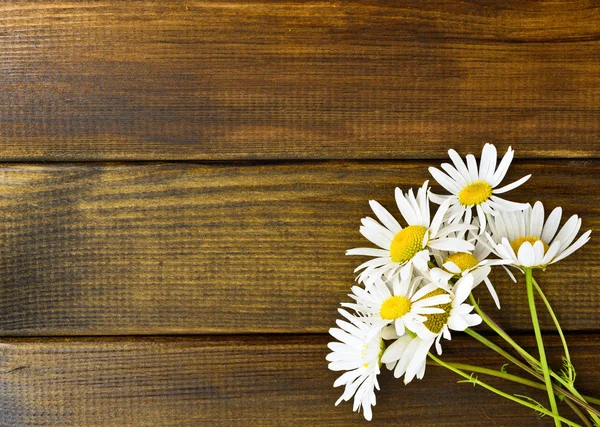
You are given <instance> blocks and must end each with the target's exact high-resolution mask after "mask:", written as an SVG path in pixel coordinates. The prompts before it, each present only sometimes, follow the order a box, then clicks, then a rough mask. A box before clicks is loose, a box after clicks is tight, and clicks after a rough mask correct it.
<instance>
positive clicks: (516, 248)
mask: <svg viewBox="0 0 600 427" xmlns="http://www.w3.org/2000/svg"><path fill="white" fill-rule="evenodd" d="M525 242H529V243H531V244H532V245H533V244H534V243H535V242H542V244H543V245H544V253H546V251H547V250H548V248H549V246H548V245H547V244H546V242H544V241H543V240H542V239H540V238H539V237H534V236H521V237H517V238H516V239H515V240H513V241H512V242H510V246H511V247H512V248H513V251H515V254H518V253H519V248H520V247H521V245H522V244H523V243H525Z"/></svg>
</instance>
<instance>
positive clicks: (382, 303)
mask: <svg viewBox="0 0 600 427" xmlns="http://www.w3.org/2000/svg"><path fill="white" fill-rule="evenodd" d="M420 282H421V280H420V278H415V279H400V278H399V277H398V276H394V277H393V278H392V280H391V285H392V289H391V291H390V288H389V287H388V285H387V284H386V283H385V282H384V281H383V280H382V279H381V278H377V279H375V281H374V283H373V286H371V287H370V288H369V289H367V290H365V289H363V288H360V287H358V286H353V287H352V292H353V293H352V294H350V295H349V296H350V297H351V298H352V299H354V300H356V303H342V305H343V306H344V307H348V308H352V309H354V310H355V311H357V312H359V313H361V314H363V315H365V316H366V317H367V318H368V319H369V322H370V323H371V324H372V329H371V332H370V333H369V335H368V336H371V335H374V334H376V333H377V332H378V331H380V330H381V329H382V328H384V327H385V326H387V325H390V324H391V325H393V326H394V327H395V331H396V334H397V335H398V336H402V335H404V332H405V329H408V330H409V331H412V332H415V331H416V326H415V324H416V323H422V322H424V321H425V320H427V317H425V315H428V314H441V313H443V312H444V310H442V309H441V308H437V307H433V306H436V305H440V304H447V303H449V302H450V301H451V300H450V296H448V295H435V296H431V297H426V295H428V294H430V293H432V292H433V291H435V290H436V289H437V286H436V285H435V284H433V283H430V284H428V285H426V286H423V287H421V288H420V289H418V285H419V284H420Z"/></svg>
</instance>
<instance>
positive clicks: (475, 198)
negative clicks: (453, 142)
mask: <svg viewBox="0 0 600 427" xmlns="http://www.w3.org/2000/svg"><path fill="white" fill-rule="evenodd" d="M448 155H449V156H450V159H451V160H452V163H454V166H453V165H451V164H449V163H442V169H443V170H444V171H445V173H444V172H442V171H441V170H439V169H437V168H434V167H430V168H429V172H430V173H431V175H433V177H434V178H435V180H436V181H437V182H438V183H439V184H440V185H441V186H442V187H444V188H445V189H446V190H447V191H448V192H449V193H451V195H449V196H443V195H435V194H432V195H431V201H433V202H434V203H438V204H441V203H443V202H444V201H446V200H450V205H451V207H450V209H449V212H448V213H449V215H450V218H451V221H452V222H453V221H460V219H461V218H462V217H463V216H464V217H465V220H464V222H466V223H470V222H471V217H472V215H473V213H472V208H473V207H475V209H476V210H477V215H478V217H479V223H480V225H481V227H480V233H479V234H483V232H484V230H485V227H486V214H489V215H492V216H494V215H497V214H498V213H499V212H507V211H515V210H519V209H524V208H525V207H526V206H527V205H526V204H524V203H515V202H510V201H508V200H505V199H503V198H500V197H498V196H497V194H502V193H506V192H507V191H510V190H512V189H514V188H517V187H518V186H520V185H521V184H523V183H524V182H526V181H527V180H528V179H529V178H530V177H531V175H527V176H524V177H523V178H521V179H519V180H517V181H515V182H513V183H511V184H508V185H505V186H504V187H500V188H497V187H498V185H499V184H500V183H501V182H502V180H503V179H504V176H505V175H506V172H507V171H508V167H509V166H510V163H511V162H512V159H513V157H514V151H513V150H512V148H510V147H508V151H507V152H506V154H505V155H504V157H503V158H502V160H501V161H500V164H499V165H498V167H497V168H496V162H497V152H496V147H495V146H494V145H492V144H485V145H484V146H483V150H482V152H481V161H480V162H479V168H478V167H477V161H476V160H475V156H473V155H472V154H469V155H467V164H466V165H465V163H464V162H463V160H462V159H461V158H460V156H459V155H458V153H457V152H456V151H454V150H448Z"/></svg>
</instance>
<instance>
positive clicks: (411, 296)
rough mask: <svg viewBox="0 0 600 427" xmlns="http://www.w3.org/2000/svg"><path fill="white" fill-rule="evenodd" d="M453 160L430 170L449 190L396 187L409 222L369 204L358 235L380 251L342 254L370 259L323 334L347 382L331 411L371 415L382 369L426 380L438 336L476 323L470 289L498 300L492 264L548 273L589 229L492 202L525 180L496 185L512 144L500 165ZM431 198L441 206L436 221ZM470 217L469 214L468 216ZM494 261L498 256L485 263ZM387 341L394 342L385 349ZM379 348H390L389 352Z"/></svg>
mask: <svg viewBox="0 0 600 427" xmlns="http://www.w3.org/2000/svg"><path fill="white" fill-rule="evenodd" d="M448 154H449V156H450V159H451V160H452V163H453V164H450V163H443V164H442V165H441V168H442V169H443V171H442V170H440V169H437V168H429V171H430V173H431V174H432V176H433V177H434V178H435V180H436V181H437V182H438V183H439V184H440V185H441V186H442V187H443V188H444V189H446V190H447V191H448V192H449V193H450V194H449V195H436V194H433V193H431V191H430V189H429V188H428V182H425V183H424V184H423V186H422V187H421V188H419V189H418V190H417V192H416V195H415V193H414V191H413V190H412V189H410V190H408V192H403V191H402V190H400V189H399V188H396V193H395V196H396V203H397V205H398V209H399V211H400V214H401V215H402V217H403V218H404V221H405V222H406V226H404V227H402V226H401V225H400V223H399V222H398V221H397V220H396V218H395V217H394V216H393V215H392V214H391V213H390V212H389V211H388V210H386V209H385V208H384V207H383V206H382V205H381V204H379V203H378V202H376V201H374V200H371V201H369V204H370V206H371V208H372V210H373V213H374V214H375V217H376V218H377V219H374V218H370V217H367V218H363V219H362V221H361V222H362V226H361V227H360V233H361V234H362V235H363V236H364V237H365V238H366V239H368V240H369V241H370V242H372V243H373V244H374V245H376V246H377V248H355V249H351V250H349V251H348V252H347V255H361V256H368V257H371V259H369V260H368V261H366V262H364V263H363V264H361V265H359V266H358V267H357V268H356V270H355V272H359V271H360V274H359V275H358V277H357V281H358V283H359V284H362V285H363V286H354V287H352V293H351V294H350V295H349V296H350V297H351V298H352V300H353V302H352V303H343V304H342V306H344V307H345V308H347V309H351V310H352V311H353V312H349V311H347V310H345V309H340V310H339V312H340V314H341V315H342V316H343V317H344V320H338V321H337V325H338V326H339V328H332V329H331V330H330V334H331V335H332V336H333V337H334V338H336V339H337V340H338V341H339V342H332V343H330V344H329V348H330V349H331V351H332V352H331V353H329V354H328V356H327V360H328V361H329V362H330V364H329V368H330V369H331V370H334V371H346V372H344V373H343V374H342V375H341V376H340V377H339V378H338V379H337V381H335V383H334V387H337V386H342V385H343V386H345V389H344V392H343V394H342V396H341V397H340V399H339V400H338V402H336V405H337V404H339V403H340V402H341V401H347V400H350V399H351V398H352V397H353V396H354V410H355V411H357V410H360V408H361V407H362V409H363V414H364V416H365V418H366V419H367V420H370V419H371V418H372V409H371V407H372V406H374V405H375V388H377V389H379V384H378V382H377V375H379V373H380V368H381V366H382V364H385V365H386V367H387V368H388V369H390V370H393V372H394V376H395V377H396V378H400V377H402V376H404V383H405V384H407V383H409V382H410V381H412V380H413V379H414V378H415V377H416V378H418V379H421V378H423V375H424V374H425V362H426V359H427V355H428V353H429V352H430V350H431V347H432V346H433V345H435V348H436V351H437V353H438V354H441V353H442V346H441V338H442V337H443V338H445V339H448V340H449V339H450V337H451V336H450V331H451V330H453V331H464V330H465V329H467V328H468V327H471V326H475V325H478V324H479V323H481V320H482V319H481V318H480V316H478V315H477V314H473V313H472V311H473V308H474V307H473V306H472V305H469V304H466V303H465V300H466V299H467V298H468V297H469V295H470V293H471V291H472V290H473V288H475V287H476V286H478V285H479V284H481V283H485V285H486V287H487V289H488V290H489V292H490V293H491V295H492V297H493V299H494V301H495V303H496V305H497V307H498V308H500V301H499V300H498V296H497V294H496V291H495V290H494V287H493V286H492V283H491V281H490V279H489V277H488V276H489V274H490V271H491V268H492V267H493V266H498V265H502V266H503V267H504V268H505V270H506V271H507V272H508V273H509V275H510V276H511V278H513V280H514V276H513V275H512V273H511V272H510V271H509V270H508V269H507V268H506V267H507V266H513V267H516V268H517V269H519V270H521V271H522V268H532V267H533V268H545V267H546V266H547V265H549V264H552V263H554V262H557V261H559V260H561V259H563V258H565V257H567V256H568V255H570V254H571V253H573V252H574V251H575V250H577V249H578V248H580V247H581V246H583V245H584V244H585V243H586V242H587V241H588V240H589V236H590V233H591V232H590V231H587V232H586V233H584V234H583V235H582V236H581V237H580V238H579V239H578V240H577V241H575V242H574V243H573V241H574V239H575V237H576V236H577V234H578V232H579V229H580V227H581V219H580V218H579V217H578V216H577V215H573V216H572V217H571V218H570V219H569V220H568V221H567V222H566V223H565V224H564V226H563V227H562V229H561V230H560V231H559V232H558V233H557V231H558V228H559V224H560V220H561V214H562V210H561V208H556V209H554V210H553V211H552V213H551V214H550V215H549V217H548V219H547V220H546V221H544V207H543V205H542V203H540V202H536V203H535V205H534V206H533V208H532V207H531V205H530V204H523V203H515V202H512V201H508V200H505V199H503V198H501V197H499V196H498V195H499V194H503V193H505V192H507V191H509V190H512V189H514V188H516V187H518V186H519V185H521V184H523V183H524V182H526V181H527V180H528V179H529V178H530V176H531V175H527V176H525V177H523V178H521V179H519V180H517V181H515V182H513V183H511V184H508V185H505V186H503V187H499V188H498V185H499V184H500V183H501V182H502V180H503V179H504V177H505V175H506V173H507V171H508V168H509V166H510V163H511V162H512V159H513V156H514V151H513V150H512V149H511V148H509V149H508V151H507V153H506V154H505V155H504V157H503V158H502V160H501V161H500V164H499V165H497V153H496V148H495V147H494V146H493V145H492V144H486V145H485V146H484V147H483V151H482V154H481V159H480V162H479V165H478V164H477V161H476V159H475V157H474V156H473V155H472V154H469V155H468V156H467V157H466V164H465V162H463V160H462V158H461V157H460V156H459V155H458V153H457V152H456V151H454V150H449V151H448ZM430 202H433V203H434V204H437V205H439V207H438V208H437V211H436V213H435V215H433V219H432V218H431V214H430ZM473 211H475V212H473ZM490 255H494V256H495V257H496V258H489V256H490ZM390 341H391V344H389V343H390ZM386 343H387V344H388V345H387V346H386Z"/></svg>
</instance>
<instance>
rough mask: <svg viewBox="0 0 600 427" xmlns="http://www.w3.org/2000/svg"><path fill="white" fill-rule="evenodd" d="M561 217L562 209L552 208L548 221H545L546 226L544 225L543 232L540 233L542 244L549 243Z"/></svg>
mask: <svg viewBox="0 0 600 427" xmlns="http://www.w3.org/2000/svg"><path fill="white" fill-rule="evenodd" d="M561 217H562V208H561V207H560V206H558V207H556V208H554V210H553V211H552V213H550V216H548V219H547V220H546V224H545V225H544V230H543V231H542V240H543V241H544V242H548V243H549V242H551V241H552V239H553V238H554V235H555V234H556V231H557V230H558V226H559V225H560V218H561Z"/></svg>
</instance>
